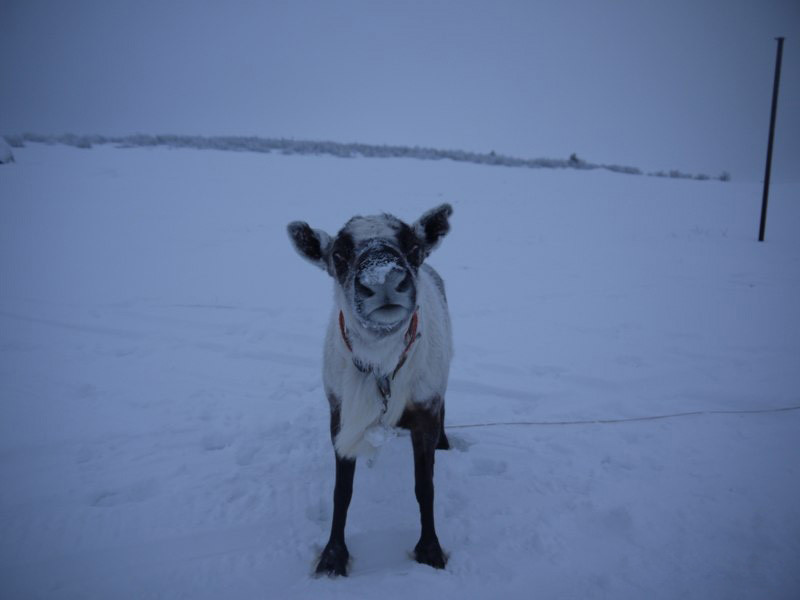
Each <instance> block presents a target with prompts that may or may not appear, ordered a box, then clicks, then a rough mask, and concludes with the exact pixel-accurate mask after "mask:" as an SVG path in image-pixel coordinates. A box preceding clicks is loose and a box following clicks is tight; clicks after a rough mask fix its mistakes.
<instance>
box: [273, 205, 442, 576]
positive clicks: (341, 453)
mask: <svg viewBox="0 0 800 600" xmlns="http://www.w3.org/2000/svg"><path fill="white" fill-rule="evenodd" d="M451 214H452V208H451V206H450V205H449V204H443V205H441V206H439V207H437V208H434V209H433V210H430V211H428V212H426V213H425V214H424V215H422V217H420V218H419V219H418V220H417V221H416V222H414V223H413V224H412V225H408V224H406V223H404V222H402V221H401V220H400V219H397V218H396V217H393V216H391V215H386V214H384V215H376V216H367V217H360V216H359V217H353V218H352V219H350V221H348V222H347V223H346V224H345V226H344V227H343V228H342V229H341V230H340V231H339V233H338V234H337V235H336V236H335V237H333V236H330V235H329V234H327V233H325V232H324V231H321V230H319V229H312V228H311V227H310V226H309V225H308V224H307V223H304V222H300V221H295V222H293V223H290V224H289V226H288V231H289V237H290V238H291V240H292V243H293V244H294V247H295V249H296V250H297V251H298V253H299V254H300V255H301V256H302V257H303V258H305V259H306V260H309V261H310V262H312V263H313V264H315V265H317V266H318V267H320V268H322V269H324V270H325V271H327V272H328V273H329V274H330V275H331V276H332V277H333V279H334V306H333V311H332V312H331V318H330V323H329V325H328V330H327V335H326V338H325V349H324V365H323V382H324V385H325V392H326V395H327V397H328V402H329V404H330V412H331V415H330V416H331V440H332V441H333V445H334V454H335V458H336V484H335V487H334V498H333V504H334V507H333V522H332V525H331V535H330V538H329V540H328V543H327V545H326V546H325V549H324V550H323V552H322V555H321V556H320V558H319V562H318V564H317V573H322V574H330V575H346V574H347V566H348V561H349V552H348V550H347V546H346V545H345V541H344V528H345V522H346V519H347V509H348V507H349V504H350V499H351V497H352V491H353V476H354V473H355V465H356V459H357V458H358V457H371V456H373V455H374V454H375V452H376V449H377V446H379V445H380V435H379V434H380V430H381V429H382V428H391V427H395V426H396V427H402V428H405V429H409V430H410V432H411V442H412V446H413V450H414V475H415V493H416V497H417V501H418V503H419V509H420V522H421V533H420V539H419V542H418V543H417V545H416V547H415V549H414V555H415V558H416V560H417V561H418V562H420V563H424V564H428V565H431V566H433V567H436V568H444V566H445V562H446V558H445V555H444V553H443V552H442V548H441V546H440V544H439V540H438V538H437V536H436V531H435V526H434V518H433V465H434V452H435V450H436V449H437V448H439V449H446V448H448V447H449V444H448V441H447V437H446V436H445V433H444V397H445V390H446V388H447V378H448V373H449V369H450V359H451V356H452V337H451V328H450V317H449V314H448V310H447V300H446V297H445V292H444V284H443V282H442V279H441V278H440V277H439V275H438V274H437V273H436V271H435V270H434V269H433V268H432V267H430V266H429V265H427V264H423V261H424V260H425V258H427V256H428V255H429V254H430V252H431V251H432V250H433V249H434V248H436V247H437V246H438V245H439V243H440V242H441V240H442V238H443V237H444V236H445V235H446V234H447V233H448V231H449V229H450V225H449V221H448V219H449V217H450V215H451ZM415 313H416V335H415V336H413V337H414V339H413V341H411V334H412V329H413V326H412V322H413V321H414V314H415ZM409 342H410V345H409ZM400 363H402V366H401V367H400V368H398V364H400ZM381 379H382V380H383V381H388V387H389V389H390V393H389V394H388V397H387V394H386V393H385V392H383V393H382V392H381V389H380V387H379V384H378V381H379V380H381ZM384 389H385V388H384ZM376 435H377V437H376ZM376 440H377V441H376Z"/></svg>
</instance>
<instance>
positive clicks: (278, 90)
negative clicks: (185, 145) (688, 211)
mask: <svg viewBox="0 0 800 600" xmlns="http://www.w3.org/2000/svg"><path fill="white" fill-rule="evenodd" d="M777 35H784V36H786V37H787V41H786V44H785V50H784V70H783V76H782V80H781V98H780V106H779V115H778V130H777V138H776V150H775V163H774V167H773V176H774V177H775V179H776V180H797V179H799V178H800V140H799V139H798V133H800V52H798V50H800V2H798V1H797V0H785V1H778V0H752V1H749V2H744V1H737V0H707V1H704V0H694V1H688V0H677V1H676V0H669V1H662V2H648V1H646V0H629V1H626V0H619V1H611V0H582V1H573V2H570V1H565V0H561V1H534V0H530V1H527V2H503V1H499V0H495V1H485V2H468V1H464V0H459V1H441V2H438V1H435V0H433V1H426V2H399V1H394V2H382V1H376V0H372V1H364V2H334V1H325V0H319V1H310V2H302V1H294V2H288V1H287V2H285V1H269V2H233V1H227V2H222V1H219V2H198V1H195V2H169V1H166V0H164V1H160V2H150V1H146V0H136V1H117V0H98V1H93V2H89V1H70V0H53V1H50V2H40V1H35V0H0V56H2V60H0V132H2V133H21V132H26V131H32V132H37V133H64V132H72V133H100V134H127V133H181V134H207V135H211V134H235V135H239V134H247V135H262V136H269V137H291V138H296V139H329V140H335V141H342V142H349V141H359V142H367V143H388V144H404V145H420V146H433V147H439V148H462V149H467V150H475V151H486V152H488V151H491V150H494V151H496V152H498V153H504V154H511V155H515V156H520V157H526V158H535V157H553V158H556V157H566V156H568V155H569V154H570V153H572V152H576V153H577V154H578V155H579V156H580V157H582V158H585V159H587V160H590V161H594V162H605V163H617V164H627V165H632V166H638V167H640V168H643V169H646V170H653V169H671V168H677V169H681V170H684V171H689V172H706V173H708V174H710V175H716V174H719V173H720V172H721V171H723V170H727V171H729V172H730V173H731V174H732V175H733V177H734V178H735V179H738V180H754V181H755V180H760V179H761V178H762V176H763V168H764V158H765V154H766V141H767V126H768V122H769V107H770V100H771V94H772V78H773V69H774V61H775V48H776V43H775V41H774V39H773V38H774V37H775V36H777Z"/></svg>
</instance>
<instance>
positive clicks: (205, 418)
mask: <svg viewBox="0 0 800 600" xmlns="http://www.w3.org/2000/svg"><path fill="white" fill-rule="evenodd" d="M14 154H15V157H16V163H14V164H11V165H3V166H1V167H0V596H2V597H3V598H81V599H84V598H102V599H107V598H170V599H171V598H214V599H218V598H281V599H283V598H328V597H330V598H338V597H341V598H374V597H381V598H388V599H391V598H417V597H420V598H532V597H538V598H615V599H617V598H665V599H667V598H670V599H671V598H698V599H700V598H703V599H707V598H797V597H798V596H800V508H798V507H799V506H800V463H798V456H800V411H798V410H784V411H780V412H756V411H770V410H771V409H779V408H790V407H798V405H800V391H798V390H800V368H798V367H800V310H799V309H798V308H797V307H798V306H800V235H798V233H800V203H798V197H800V186H798V185H796V184H795V185H775V186H773V190H772V198H771V205H770V214H769V224H768V227H767V242H766V243H764V244H758V243H757V242H756V241H755V237H756V234H757V229H758V215H759V209H760V206H759V204H760V188H759V186H758V185H757V184H750V183H737V182H731V183H721V182H714V181H711V182H695V181H681V180H671V179H661V178H652V177H627V176H623V175H616V174H613V173H608V172H600V171H587V172H582V171H555V170H529V169H513V168H504V167H490V166H480V165H469V164H457V163H452V162H448V161H439V162H423V161H415V160H408V159H386V160H371V159H363V158H359V159H339V158H333V157H307V156H281V155H278V154H248V153H233V152H219V151H196V150H168V149H159V148H156V149H115V148H111V147H96V148H93V149H91V150H82V149H76V148H70V147H64V146H45V145H35V144H34V145H28V146H27V147H25V148H19V149H15V151H14ZM445 201H446V202H450V203H451V204H452V205H453V207H454V210H455V212H454V215H453V218H452V221H451V223H452V226H453V230H452V232H451V234H450V235H449V236H448V237H447V239H445V241H444V243H443V245H442V247H441V248H440V249H439V250H437V251H436V253H435V254H434V255H433V256H431V258H430V261H431V263H432V264H434V265H435V266H436V268H437V269H438V270H439V271H440V273H442V275H443V276H444V277H445V280H446V283H447V287H448V296H449V299H450V304H451V310H452V316H453V325H454V330H455V346H456V358H455V360H454V363H453V368H452V373H451V383H450V387H449V394H448V398H447V402H448V405H447V406H448V409H447V427H448V432H449V436H450V439H451V442H452V443H453V445H454V449H452V450H451V451H448V452H441V453H438V456H437V458H438V460H437V463H436V469H437V472H436V486H437V487H436V493H437V500H436V502H437V504H436V513H437V519H438V521H437V526H438V530H439V537H440V539H441V541H442V545H443V546H444V548H445V550H446V551H447V552H448V553H449V557H450V558H449V563H448V566H447V569H446V570H445V571H435V570H433V569H431V568H429V567H425V566H421V565H418V564H416V563H415V562H413V561H412V560H411V559H410V558H409V552H410V550H411V549H412V548H413V545H414V543H415V541H416V538H417V535H418V512H417V507H416V501H415V499H414V493H413V470H412V461H411V450H410V443H409V441H408V438H407V437H404V436H402V435H401V436H400V437H398V438H397V439H396V440H394V441H393V442H392V443H390V444H389V445H388V446H386V447H385V448H384V449H383V451H382V453H381V455H380V457H379V459H378V460H377V462H376V464H375V465H374V466H373V467H372V468H368V467H367V466H366V465H365V464H360V465H359V467H358V469H357V474H356V483H355V494H354V498H353V503H352V506H351V510H350V517H349V521H348V530H347V532H348V544H349V547H350V551H351V554H352V555H353V557H354V560H353V563H352V572H351V576H350V577H349V578H346V579H337V580H332V579H328V578H321V579H315V578H312V577H311V576H310V573H311V571H312V569H313V564H314V559H315V557H316V555H317V553H318V552H319V550H320V549H321V545H322V544H323V543H324V542H325V540H326V537H327V533H328V529H329V523H330V516H331V495H332V484H333V455H332V451H331V447H330V441H329V438H328V414H327V402H326V400H325V399H324V397H323V392H322V389H321V381H320V379H321V376H320V371H321V346H322V338H323V335H324V327H325V323H326V320H327V317H328V314H329V308H330V301H331V300H330V297H331V291H330V289H331V283H330V280H328V278H327V276H325V275H324V274H322V273H321V272H319V271H318V270H316V269H313V268H311V267H309V266H308V265H307V264H306V263H304V262H303V261H301V260H300V259H298V257H297V256H296V255H295V253H294V251H293V250H292V249H291V247H290V244H289V241H288V239H287V236H286V233H285V225H286V223H287V222H289V221H291V220H294V219H303V220H308V221H309V222H310V223H311V224H312V225H313V226H315V227H320V228H323V229H326V230H328V231H335V230H337V229H338V227H340V226H341V225H342V224H343V223H344V222H345V220H347V219H348V218H349V217H350V216H352V215H353V214H356V213H362V214H369V213H375V212H379V211H389V212H392V213H394V214H396V215H398V216H399V217H401V218H404V219H406V220H412V219H414V218H416V217H418V216H419V215H420V214H421V213H422V212H423V211H424V210H426V209H428V208H430V207H432V206H434V205H436V204H438V203H441V202H445ZM734 411H749V412H734ZM678 413H701V414H689V415H683V416H672V417H667V418H662V419H656V420H628V421H622V422H607V421H609V420H615V419H632V418H639V417H651V416H665V415H676V414H678ZM576 421H582V422H583V423H575V422H576ZM520 422H528V423H536V424H526V425H522V424H516V425H513V424H511V425H501V424H499V423H520ZM566 422H569V423H566ZM565 423H566V424H565ZM480 424H483V425H482V426H478V425H480Z"/></svg>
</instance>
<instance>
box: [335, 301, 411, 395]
mask: <svg viewBox="0 0 800 600" xmlns="http://www.w3.org/2000/svg"><path fill="white" fill-rule="evenodd" d="M418 312H419V309H417V310H415V311H414V314H413V315H411V323H410V324H409V326H408V330H407V331H406V335H405V336H404V338H403V339H404V341H405V343H406V347H405V349H404V350H403V353H402V354H401V355H400V360H399V361H398V362H397V366H396V367H395V368H394V371H393V372H392V379H394V377H395V375H397V372H398V371H399V370H400V367H402V366H403V364H404V363H405V362H406V358H407V357H408V352H409V350H411V346H413V345H414V342H415V341H417V338H418V337H420V335H421V334H419V333H417V326H418V325H419V316H418V314H417V313H418ZM339 331H340V332H341V333H342V340H343V341H344V345H345V346H347V349H348V350H350V352H351V353H352V352H353V345H352V344H351V343H350V338H349V337H348V335H347V327H346V326H345V324H344V313H343V312H342V311H341V310H340V311H339ZM356 367H358V368H359V370H363V369H361V367H359V365H358V364H356ZM369 370H371V369H369Z"/></svg>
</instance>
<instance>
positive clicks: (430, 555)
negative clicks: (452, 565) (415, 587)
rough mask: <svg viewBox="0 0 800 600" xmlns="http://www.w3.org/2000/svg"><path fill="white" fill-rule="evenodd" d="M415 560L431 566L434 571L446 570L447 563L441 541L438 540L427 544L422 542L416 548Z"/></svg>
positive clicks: (429, 541)
mask: <svg viewBox="0 0 800 600" xmlns="http://www.w3.org/2000/svg"><path fill="white" fill-rule="evenodd" d="M414 558H415V559H416V561H417V562H418V563H420V564H423V565H430V566H432V567H433V568H434V569H444V565H445V563H446V562H447V558H445V555H444V552H442V547H441V546H440V545H439V540H438V539H436V538H433V539H432V540H428V541H425V542H423V541H422V540H420V541H419V542H418V543H417V545H416V547H415V548H414Z"/></svg>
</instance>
